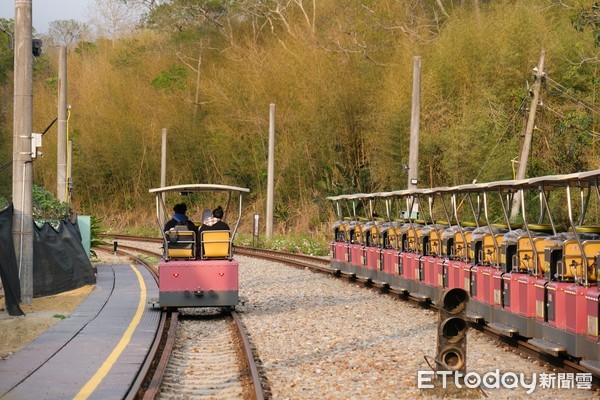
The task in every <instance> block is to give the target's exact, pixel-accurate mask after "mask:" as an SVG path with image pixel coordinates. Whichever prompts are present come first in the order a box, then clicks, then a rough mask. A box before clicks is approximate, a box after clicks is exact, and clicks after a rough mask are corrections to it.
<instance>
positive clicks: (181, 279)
mask: <svg viewBox="0 0 600 400" xmlns="http://www.w3.org/2000/svg"><path fill="white" fill-rule="evenodd" d="M249 191H250V190H249V189H246V188H241V187H236V186H227V185H213V184H187V185H175V186H166V187H159V188H155V189H150V193H153V194H154V195H155V201H156V217H157V222H158V227H159V230H160V234H161V236H162V238H163V257H162V258H161V260H160V261H159V263H158V280H159V283H158V286H159V298H158V300H157V301H154V304H155V305H156V306H159V307H162V308H165V309H167V308H178V307H224V308H234V307H235V306H236V305H237V304H238V303H239V301H240V298H239V282H238V265H239V264H238V261H237V260H235V259H234V258H233V240H234V238H235V234H236V232H237V228H238V225H239V223H240V219H241V216H242V196H243V194H244V193H248V192H249ZM181 196H185V197H186V199H185V200H183V201H182V197H181ZM181 202H185V203H186V204H187V207H188V211H189V210H190V209H192V210H195V212H194V211H192V212H191V213H190V212H188V214H189V215H190V217H191V219H192V220H193V221H195V222H194V223H195V224H196V228H195V229H193V230H191V229H190V227H188V226H187V225H177V226H176V227H175V228H173V229H170V230H168V231H166V232H165V231H163V227H164V225H165V222H166V221H168V220H169V219H170V217H169V214H168V211H169V210H170V209H171V208H172V206H173V204H176V203H181ZM236 203H237V211H236V207H235V205H236ZM167 204H169V205H170V206H168V205H167ZM216 205H225V206H224V215H223V218H222V220H223V221H224V222H228V223H229V228H230V229H229V230H200V229H199V228H200V226H201V225H202V221H201V220H197V221H196V220H195V219H194V217H196V218H201V215H202V209H210V210H212V209H214V208H215V206H216ZM202 206H203V207H202Z"/></svg>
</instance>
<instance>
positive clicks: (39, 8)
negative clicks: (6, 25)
mask: <svg viewBox="0 0 600 400" xmlns="http://www.w3.org/2000/svg"><path fill="white" fill-rule="evenodd" d="M87 8H88V0H31V12H32V19H33V27H34V28H35V30H36V32H38V33H47V32H48V24H49V23H50V21H56V20H59V19H74V20H77V21H79V22H85V21H86V20H87V19H88V16H87V14H88V12H87ZM14 17H15V2H14V1H10V0H0V18H6V19H11V18H14Z"/></svg>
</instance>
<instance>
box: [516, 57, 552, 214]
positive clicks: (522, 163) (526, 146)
mask: <svg viewBox="0 0 600 400" xmlns="http://www.w3.org/2000/svg"><path fill="white" fill-rule="evenodd" d="M545 58H546V51H545V50H544V49H542V52H541V54H540V60H539V61H538V65H537V67H536V69H535V75H534V79H535V81H534V82H533V89H532V90H533V97H532V99H531V105H530V106H529V117H528V118H527V127H526V129H525V137H524V138H523V147H522V148H521V152H520V156H519V169H518V170H517V175H516V178H517V180H519V179H525V172H526V171H527V160H528V158H529V152H530V150H531V141H532V137H533V130H534V128H535V113H536V111H537V106H538V103H539V97H540V88H541V85H542V80H543V79H544V78H545V76H546V73H545V72H544V61H545ZM520 207H521V196H515V198H514V199H513V203H512V207H511V210H510V216H511V218H514V217H515V216H516V215H517V214H518V213H519V208H520Z"/></svg>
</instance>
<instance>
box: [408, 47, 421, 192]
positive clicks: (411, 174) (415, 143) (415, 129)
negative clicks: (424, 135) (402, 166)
mask: <svg viewBox="0 0 600 400" xmlns="http://www.w3.org/2000/svg"><path fill="white" fill-rule="evenodd" d="M420 114H421V57H420V56H415V57H414V58H413V87H412V109H411V114H410V147H409V156H408V185H407V188H408V189H416V188H417V183H418V179H419V128H420Z"/></svg>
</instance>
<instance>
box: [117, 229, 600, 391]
mask: <svg viewBox="0 0 600 400" xmlns="http://www.w3.org/2000/svg"><path fill="white" fill-rule="evenodd" d="M110 237H111V238H114V239H117V240H119V239H120V240H126V241H129V240H133V241H143V242H150V243H157V244H159V243H160V242H161V239H157V238H145V237H132V236H127V235H112V236H110ZM119 246H122V245H119ZM235 252H236V253H237V254H241V255H245V256H248V257H255V258H262V259H265V260H270V261H275V262H283V263H286V264H289V265H292V266H295V267H297V268H303V269H310V270H312V271H317V272H321V273H326V274H332V275H334V276H337V277H339V278H343V279H347V280H348V281H351V282H358V283H362V284H364V286H365V287H367V288H372V289H376V290H380V291H382V292H384V293H388V294H390V295H393V296H399V297H400V298H402V299H404V300H408V301H411V302H413V303H416V304H419V305H421V306H422V307H425V308H429V309H432V310H437V307H436V305H435V304H433V303H430V302H425V303H424V302H423V301H422V299H420V298H415V297H413V296H411V295H410V294H407V293H405V292H404V291H399V290H396V289H395V288H391V287H389V285H388V284H387V283H385V282H378V281H373V280H371V279H369V278H362V277H359V276H356V275H354V274H350V275H348V274H341V273H340V272H339V271H337V270H334V269H331V268H330V267H329V263H330V260H329V259H328V258H320V257H313V256H308V255H305V254H293V253H282V252H278V251H273V250H267V249H256V248H247V247H236V248H235ZM154 255H156V253H155V254H154ZM470 325H471V327H473V328H474V329H477V330H479V331H481V332H484V333H485V334H487V335H488V336H489V337H492V338H493V339H495V340H496V341H498V342H499V343H501V344H503V345H504V346H507V347H510V348H511V349H513V350H515V351H518V352H520V353H521V354H522V355H523V356H525V357H533V358H535V359H538V360H540V361H543V362H545V363H548V364H550V365H552V366H553V367H554V368H557V369H560V370H562V371H564V372H574V373H577V372H586V373H589V372H592V371H589V370H587V369H586V368H584V367H583V366H581V365H580V364H578V363H577V362H576V361H574V360H571V359H568V358H565V357H556V356H552V355H549V354H547V353H544V352H541V351H539V350H538V349H537V348H536V347H534V346H532V345H531V344H529V343H527V341H525V340H521V339H520V338H507V337H505V336H502V335H499V334H498V333H497V332H495V331H494V330H492V329H490V328H489V327H488V326H486V325H484V324H481V323H476V322H471V323H470ZM594 377H595V380H596V381H598V376H596V375H594Z"/></svg>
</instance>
